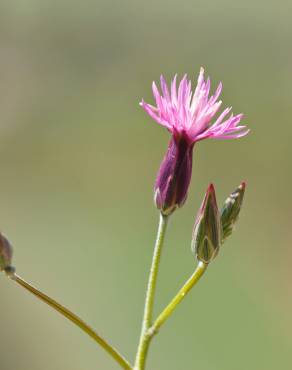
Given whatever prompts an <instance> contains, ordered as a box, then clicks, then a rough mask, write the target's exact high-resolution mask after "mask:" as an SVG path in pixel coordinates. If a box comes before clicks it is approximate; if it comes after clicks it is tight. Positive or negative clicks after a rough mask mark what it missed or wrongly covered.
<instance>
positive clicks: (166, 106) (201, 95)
mask: <svg viewBox="0 0 292 370" xmlns="http://www.w3.org/2000/svg"><path fill="white" fill-rule="evenodd" d="M176 80H177V76H175V77H174V79H173V80H172V82H171V86H170V90H169V89H168V87H167V84H166V81H165V79H164V77H163V76H161V78H160V83H161V90H162V95H161V93H160V92H159V90H158V88H157V86H156V84H155V82H153V84H152V90H153V95H154V98H155V100H156V107H154V106H152V105H150V104H147V103H145V102H144V100H142V102H141V103H140V105H141V106H142V108H143V109H144V110H145V111H146V112H147V113H148V114H149V115H150V117H151V118H153V119H154V120H155V121H156V122H157V123H159V124H160V125H162V126H164V127H166V128H167V129H168V131H169V132H170V133H171V135H172V137H171V140H170V143H169V146H168V150H167V153H166V155H165V157H164V159H163V161H162V164H161V166H160V169H159V172H158V175H157V179H156V182H155V188H154V191H155V203H156V206H157V208H158V209H160V210H161V212H162V213H163V214H164V215H169V214H170V213H172V212H173V211H174V210H175V209H176V208H177V207H180V206H182V205H183V203H184V202H185V200H186V197H187V192H188V187H189V184H190V180H191V174H192V152H193V147H194V144H195V143H196V142H198V141H200V140H203V139H207V138H215V139H236V138H239V137H242V136H245V135H246V134H247V133H248V131H249V130H248V129H246V126H239V125H238V124H239V122H240V120H241V119H242V117H243V115H242V114H238V115H235V116H233V114H230V115H229V113H230V112H231V108H226V109H225V110H224V111H223V112H222V113H221V114H220V115H219V116H218V118H217V119H216V120H215V122H213V123H212V120H213V118H214V116H215V115H216V113H217V112H218V111H219V108H220V106H221V103H222V102H221V100H220V101H218V98H219V96H220V94H221V91H222V84H221V83H220V84H219V86H218V87H217V90H216V91H215V93H214V95H212V96H211V97H209V92H210V79H209V78H208V79H207V80H206V81H205V80H204V69H203V68H201V70H200V74H199V77H198V82H197V86H196V89H195V91H194V93H193V92H192V88H191V81H190V80H188V79H187V76H186V75H185V76H184V77H183V79H182V80H181V82H180V84H179V87H178V89H177V86H176ZM228 115H229V116H228Z"/></svg>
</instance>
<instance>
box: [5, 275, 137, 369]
mask: <svg viewBox="0 0 292 370" xmlns="http://www.w3.org/2000/svg"><path fill="white" fill-rule="evenodd" d="M8 276H9V277H10V278H11V279H12V280H13V281H15V282H16V283H17V284H18V285H20V286H22V287H23V288H24V289H26V290H27V291H29V292H30V293H32V294H33V295H34V296H36V297H37V298H39V299H40V300H41V301H43V302H45V303H46V304H48V305H49V306H51V307H52V308H53V309H55V310H56V311H58V312H59V313H60V314H61V315H63V316H64V317H66V318H67V319H68V320H70V321H71V322H73V323H74V324H75V325H77V326H78V327H79V328H80V329H81V330H83V331H84V332H85V333H86V334H87V335H89V336H90V337H91V338H92V339H93V340H94V341H95V342H96V343H98V344H99V345H100V346H101V347H102V348H103V349H104V350H105V351H106V352H107V353H108V354H109V355H110V356H111V357H112V358H113V359H114V360H115V361H116V362H117V363H119V364H120V366H121V367H122V368H123V369H125V370H132V367H131V365H130V364H129V363H128V361H127V360H125V359H124V357H123V356H122V355H121V354H120V353H119V352H118V351H117V350H116V349H115V348H114V347H113V346H112V345H110V344H109V343H108V342H107V341H106V340H105V339H103V338H102V337H101V336H100V335H99V334H97V332H96V331H94V330H93V329H92V328H91V327H90V326H89V325H87V324H86V323H85V322H84V321H83V320H81V319H80V318H79V317H78V316H76V315H75V314H74V313H73V312H71V311H70V310H68V309H67V308H66V307H64V306H62V305H61V304H60V303H58V302H56V301H55V300H54V299H52V298H50V297H49V296H47V295H46V294H44V293H42V292H41V291H39V290H38V289H36V288H35V287H33V286H32V285H30V284H29V283H28V282H26V281H25V280H23V279H22V278H21V277H20V276H18V275H16V274H15V273H12V274H11V273H10V274H8Z"/></svg>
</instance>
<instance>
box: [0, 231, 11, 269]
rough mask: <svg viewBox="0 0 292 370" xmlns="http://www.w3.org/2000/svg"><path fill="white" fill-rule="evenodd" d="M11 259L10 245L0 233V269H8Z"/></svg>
mask: <svg viewBox="0 0 292 370" xmlns="http://www.w3.org/2000/svg"><path fill="white" fill-rule="evenodd" d="M11 261H12V247H11V244H10V243H9V241H8V240H7V239H6V238H5V236H4V235H3V234H2V233H0V271H2V270H6V269H9V268H10V267H11Z"/></svg>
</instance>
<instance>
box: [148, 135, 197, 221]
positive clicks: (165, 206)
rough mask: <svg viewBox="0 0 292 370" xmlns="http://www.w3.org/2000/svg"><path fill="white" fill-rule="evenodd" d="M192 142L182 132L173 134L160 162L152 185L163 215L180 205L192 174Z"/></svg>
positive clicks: (182, 202)
mask: <svg viewBox="0 0 292 370" xmlns="http://www.w3.org/2000/svg"><path fill="white" fill-rule="evenodd" d="M192 155H193V144H192V143H190V142H189V140H188V138H187V137H186V136H185V135H183V134H177V133H176V134H174V135H173V136H172V138H171V140H170V142H169V145H168V149H167V153H166V155H165V157H164V159H163V161H162V163H161V166H160V169H159V171H158V175H157V178H156V182H155V187H154V193H155V194H154V202H155V204H156V207H157V208H158V209H159V210H160V211H161V213H162V214H163V215H165V216H167V215H170V214H171V213H172V212H173V211H174V210H175V209H176V208H178V207H181V206H182V205H183V204H184V202H185V200H186V197H187V192H188V188H189V185H190V181H191V176H192Z"/></svg>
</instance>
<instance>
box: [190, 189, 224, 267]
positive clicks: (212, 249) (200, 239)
mask: <svg viewBox="0 0 292 370" xmlns="http://www.w3.org/2000/svg"><path fill="white" fill-rule="evenodd" d="M221 228H222V226H221V222H220V213H219V211H218V207H217V202H216V194H215V189H214V186H213V184H211V185H209V187H208V189H207V191H206V194H205V198H204V200H203V203H202V205H201V208H200V210H199V212H198V215H197V218H196V221H195V225H194V231H193V238H192V252H193V253H194V255H195V256H196V257H197V259H198V260H199V261H201V262H204V263H209V262H211V261H212V260H213V259H214V258H215V257H216V255H217V253H218V251H219V247H220V243H221Z"/></svg>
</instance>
